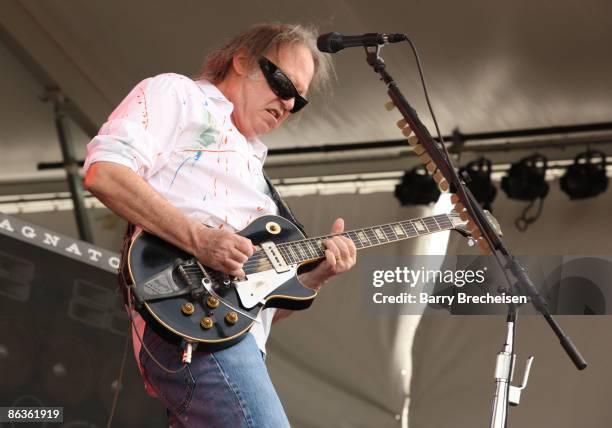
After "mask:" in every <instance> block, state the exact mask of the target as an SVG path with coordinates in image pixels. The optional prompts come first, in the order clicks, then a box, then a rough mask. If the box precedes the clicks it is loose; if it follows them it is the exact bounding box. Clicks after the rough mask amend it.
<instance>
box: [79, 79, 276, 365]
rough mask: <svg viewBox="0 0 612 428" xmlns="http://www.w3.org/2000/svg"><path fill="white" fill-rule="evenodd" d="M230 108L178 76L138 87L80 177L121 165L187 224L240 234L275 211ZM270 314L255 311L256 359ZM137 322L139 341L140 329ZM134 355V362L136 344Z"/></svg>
mask: <svg viewBox="0 0 612 428" xmlns="http://www.w3.org/2000/svg"><path fill="white" fill-rule="evenodd" d="M233 108H234V106H233V104H232V103H231V102H230V101H229V100H228V99H227V98H225V96H224V95H223V94H222V93H221V91H219V89H217V87H216V86H214V85H212V84H211V83H209V82H207V81H197V82H194V81H193V80H191V79H189V78H188V77H185V76H181V75H178V74H161V75H159V76H156V77H152V78H149V79H145V80H143V81H142V82H140V83H139V84H138V85H137V86H136V87H135V88H134V89H133V90H132V91H131V92H130V93H129V94H128V96H127V97H126V98H125V99H124V100H123V101H122V102H121V104H119V106H118V107H117V108H116V109H115V111H114V112H113V113H112V114H111V115H110V117H109V118H108V121H107V122H106V123H105V124H104V125H103V126H102V128H101V129H100V131H99V133H98V135H97V136H96V137H94V138H93V140H91V142H90V143H89V144H88V146H87V150H88V153H87V158H86V160H85V166H84V169H85V170H87V169H89V167H90V166H91V165H92V164H93V163H95V162H99V161H105V162H114V163H118V164H121V165H125V166H127V167H128V168H131V169H132V170H133V171H134V172H136V173H137V174H139V175H140V176H141V177H142V178H144V179H145V180H146V181H147V182H148V183H149V185H150V186H151V187H153V189H155V190H156V191H157V192H158V193H159V194H160V195H162V196H163V197H164V198H166V199H167V200H168V201H169V202H170V203H171V204H172V205H174V206H176V207H178V208H179V209H180V210H181V211H182V212H183V213H185V214H186V215H187V216H189V217H193V218H196V219H198V220H199V221H201V222H202V223H203V224H206V225H208V226H213V227H219V228H225V229H227V230H230V231H238V230H241V229H243V228H244V227H245V226H246V225H248V224H249V223H250V222H251V221H253V220H254V219H255V218H257V217H260V216H262V215H266V214H277V207H276V205H275V204H274V201H273V200H272V198H271V197H270V194H269V192H268V189H267V185H266V183H265V179H264V177H263V172H262V167H263V163H264V160H265V157H266V153H267V148H266V146H265V145H264V144H263V143H262V142H261V141H260V140H259V139H257V138H254V139H252V140H247V139H246V138H245V137H244V136H243V135H242V134H241V133H240V132H239V131H238V130H237V129H236V127H235V126H234V124H233V123H232V120H231V113H232V111H233ZM274 313H275V309H266V310H263V311H261V312H260V314H259V317H258V318H259V319H260V321H261V322H260V323H258V322H256V323H254V324H253V327H252V328H251V330H250V332H251V334H253V336H254V337H255V340H256V342H257V345H258V346H259V348H260V349H261V350H262V352H265V344H266V340H267V338H268V334H269V332H270V326H271V324H272V318H273V317H274ZM138 318H140V317H138ZM137 321H138V322H137V323H136V325H137V326H139V328H138V330H139V331H140V332H141V333H142V332H143V331H144V322H142V319H140V320H137ZM134 351H135V353H136V356H138V354H139V352H140V342H139V341H138V339H136V340H134ZM137 360H138V358H137Z"/></svg>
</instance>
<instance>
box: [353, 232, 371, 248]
mask: <svg viewBox="0 0 612 428" xmlns="http://www.w3.org/2000/svg"><path fill="white" fill-rule="evenodd" d="M357 236H359V239H361V241H363V242H365V243H366V244H365V245H367V246H368V247H371V246H372V245H373V244H372V242H371V241H370V239H369V238H368V235H366V233H365V232H364V231H363V229H361V230H359V231H357Z"/></svg>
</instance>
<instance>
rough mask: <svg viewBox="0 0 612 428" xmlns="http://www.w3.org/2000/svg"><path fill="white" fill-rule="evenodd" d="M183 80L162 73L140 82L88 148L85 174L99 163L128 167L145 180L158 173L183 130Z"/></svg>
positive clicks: (182, 77)
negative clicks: (93, 165) (111, 163)
mask: <svg viewBox="0 0 612 428" xmlns="http://www.w3.org/2000/svg"><path fill="white" fill-rule="evenodd" d="M183 79H187V78H186V77H184V76H180V75H175V74H162V75H159V76H156V77H152V78H149V79H145V80H143V81H142V82H140V83H139V84H138V85H137V86H136V87H135V88H134V89H133V90H132V91H131V92H130V93H129V94H128V96H127V97H126V98H125V99H124V100H123V101H122V102H121V104H119V106H118V107H117V108H116V109H115V111H113V113H112V114H111V115H110V117H109V118H108V121H107V122H106V123H104V125H102V128H100V131H99V133H98V135H97V136H95V137H94V138H93V139H92V140H91V142H90V143H89V144H88V145H87V157H86V159H85V165H84V169H85V171H87V170H88V169H89V167H90V166H91V165H92V164H94V163H95V162H100V161H105V162H113V163H117V164H120V165H124V166H127V167H128V168H130V169H132V170H133V171H134V172H136V173H137V174H139V175H140V176H142V177H143V178H145V179H147V178H148V177H150V176H151V175H153V174H154V173H155V172H156V171H157V170H159V169H160V168H161V167H162V166H163V165H164V164H165V162H167V160H168V156H169V153H170V152H171V151H172V149H173V148H174V146H175V144H176V141H177V140H178V137H179V136H180V134H181V132H182V130H183V120H184V119H183V109H184V103H185V101H184V99H183V97H184V92H183V91H182V90H181V83H182V81H183Z"/></svg>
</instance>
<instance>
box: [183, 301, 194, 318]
mask: <svg viewBox="0 0 612 428" xmlns="http://www.w3.org/2000/svg"><path fill="white" fill-rule="evenodd" d="M181 312H182V313H183V314H184V315H191V314H193V313H194V312H195V306H193V303H191V302H187V303H183V304H182V305H181Z"/></svg>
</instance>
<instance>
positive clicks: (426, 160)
mask: <svg viewBox="0 0 612 428" xmlns="http://www.w3.org/2000/svg"><path fill="white" fill-rule="evenodd" d="M419 159H420V160H421V162H423V163H424V164H425V165H427V164H428V163H429V162H431V158H430V157H429V155H428V154H427V153H422V154H420V155H419Z"/></svg>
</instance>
